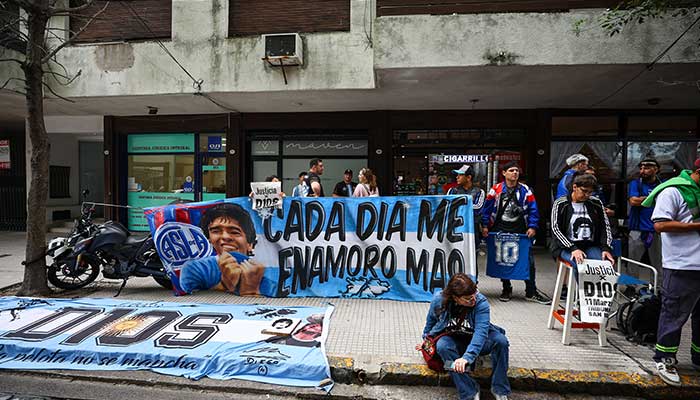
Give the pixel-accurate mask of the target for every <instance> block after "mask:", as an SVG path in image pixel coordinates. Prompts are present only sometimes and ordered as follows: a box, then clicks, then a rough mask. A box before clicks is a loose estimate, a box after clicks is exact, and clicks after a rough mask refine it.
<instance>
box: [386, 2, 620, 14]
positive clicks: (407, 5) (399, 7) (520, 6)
mask: <svg viewBox="0 0 700 400" xmlns="http://www.w3.org/2000/svg"><path fill="white" fill-rule="evenodd" d="M621 1H622V0H491V1H482V0H377V16H380V17H381V16H386V15H414V14H433V15H440V14H478V13H508V12H562V11H568V10H571V9H577V8H611V7H615V6H616V5H618V4H619V3H620V2H621Z"/></svg>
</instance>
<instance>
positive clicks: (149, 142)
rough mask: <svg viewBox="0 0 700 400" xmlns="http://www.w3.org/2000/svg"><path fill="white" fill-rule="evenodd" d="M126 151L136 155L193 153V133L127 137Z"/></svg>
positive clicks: (150, 134)
mask: <svg viewBox="0 0 700 400" xmlns="http://www.w3.org/2000/svg"><path fill="white" fill-rule="evenodd" d="M127 143H128V146H127V151H128V152H129V153H132V154H138V153H194V133H148V134H136V135H129V137H128V139H127Z"/></svg>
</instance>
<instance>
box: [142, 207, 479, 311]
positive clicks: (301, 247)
mask: <svg viewBox="0 0 700 400" xmlns="http://www.w3.org/2000/svg"><path fill="white" fill-rule="evenodd" d="M254 200H255V199H251V198H247V197H246V198H233V199H225V200H219V201H214V202H202V203H187V204H178V205H170V206H165V207H158V208H151V209H148V210H146V217H147V218H148V221H149V225H150V228H151V231H152V233H153V235H154V242H155V244H156V248H157V250H158V253H159V254H160V257H161V259H162V260H163V263H164V264H165V265H166V267H167V268H168V269H169V271H170V273H171V277H172V279H173V282H174V285H175V290H176V293H177V294H187V293H191V292H194V291H198V290H209V289H214V290H222V291H227V292H231V293H234V294H238V295H264V296H269V297H308V296H314V297H353V298H382V299H393V300H407V301H429V300H430V299H431V297H432V294H433V293H434V291H435V290H437V289H441V288H444V287H445V285H446V283H447V281H448V280H449V278H450V277H451V276H452V275H454V274H455V273H459V272H465V273H469V274H474V273H475V266H474V250H475V249H474V236H473V235H474V232H473V226H474V224H473V221H472V218H473V214H472V200H471V197H469V196H411V197H372V198H290V197H286V198H284V199H283V201H282V205H281V208H270V209H266V210H267V212H265V210H253V206H254V204H253V203H252V202H253V201H254ZM256 208H257V207H256Z"/></svg>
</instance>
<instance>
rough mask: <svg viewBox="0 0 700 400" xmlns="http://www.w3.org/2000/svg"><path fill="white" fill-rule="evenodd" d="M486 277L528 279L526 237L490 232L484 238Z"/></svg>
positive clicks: (528, 251)
mask: <svg viewBox="0 0 700 400" xmlns="http://www.w3.org/2000/svg"><path fill="white" fill-rule="evenodd" d="M486 244H487V247H488V256H487V259H486V275H488V276H490V277H493V278H501V279H513V280H520V281H526V280H528V279H530V247H531V246H532V242H531V241H530V238H528V237H527V235H524V234H519V233H504V232H495V233H494V232H490V233H489V237H488V238H486Z"/></svg>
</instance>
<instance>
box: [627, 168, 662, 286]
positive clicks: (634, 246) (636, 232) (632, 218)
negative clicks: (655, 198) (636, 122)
mask: <svg viewBox="0 0 700 400" xmlns="http://www.w3.org/2000/svg"><path fill="white" fill-rule="evenodd" d="M658 172H659V163H658V162H657V161H656V160H655V159H653V158H645V159H643V160H642V161H640V163H639V178H637V179H635V180H633V181H631V182H630V184H629V190H628V195H629V196H628V200H627V201H628V202H629V205H630V214H629V220H628V226H629V229H630V234H629V242H628V246H629V247H628V249H629V250H628V251H629V252H628V254H629V258H631V259H633V260H637V261H640V262H643V263H645V264H651V265H652V266H654V267H656V268H660V267H661V237H660V236H659V233H657V232H656V231H655V230H654V223H653V222H652V220H651V215H652V213H653V212H654V209H653V208H647V207H642V202H643V201H644V200H645V199H646V198H647V196H648V195H649V193H651V191H652V190H654V188H655V187H657V186H658V185H659V184H660V183H661V180H660V179H659V177H658V176H657V173H658ZM630 272H631V271H627V273H628V274H629V273H630Z"/></svg>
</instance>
